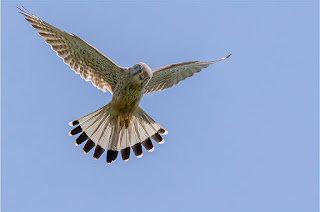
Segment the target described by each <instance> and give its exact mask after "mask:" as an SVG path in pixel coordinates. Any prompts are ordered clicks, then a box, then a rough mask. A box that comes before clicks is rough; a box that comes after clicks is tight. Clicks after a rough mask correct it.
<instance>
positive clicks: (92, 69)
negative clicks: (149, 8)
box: [18, 8, 231, 163]
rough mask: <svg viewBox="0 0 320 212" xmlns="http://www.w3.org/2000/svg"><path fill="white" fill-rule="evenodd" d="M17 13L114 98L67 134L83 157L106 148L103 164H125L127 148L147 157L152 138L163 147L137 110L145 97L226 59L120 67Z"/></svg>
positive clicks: (159, 130)
mask: <svg viewBox="0 0 320 212" xmlns="http://www.w3.org/2000/svg"><path fill="white" fill-rule="evenodd" d="M18 9H19V12H20V13H21V14H22V15H24V16H25V19H26V20H27V21H29V22H30V23H31V24H32V26H33V27H34V28H36V29H37V30H38V31H39V34H40V35H41V36H42V37H44V38H45V41H46V43H48V44H49V45H50V46H51V48H52V49H53V50H54V51H55V52H56V53H57V55H58V56H59V57H61V58H62V59H63V61H64V63H66V64H67V65H69V66H70V68H71V69H72V70H74V71H75V72H76V73H77V74H80V76H81V77H82V78H83V79H84V80H86V81H91V82H92V84H93V85H94V86H95V87H97V88H98V89H100V90H102V91H103V92H106V91H109V92H110V93H111V94H112V95H113V96H112V100H111V101H110V102H109V103H108V104H107V105H105V106H103V107H102V108H100V109H98V110H96V111H94V112H92V113H90V114H88V115H86V116H83V117H81V118H79V119H77V120H75V121H72V122H70V123H69V125H70V126H75V128H74V129H73V130H71V131H70V132H69V135H70V136H73V135H78V134H80V135H79V136H78V137H77V138H76V140H75V142H74V144H75V145H76V146H78V145H79V144H82V143H84V142H86V143H85V145H84V147H83V151H82V152H83V153H88V152H89V151H90V150H91V149H93V148H94V147H95V150H94V154H93V158H94V159H98V158H99V157H100V156H101V155H102V154H103V153H104V151H105V150H106V149H107V157H106V160H107V163H111V162H113V161H115V160H116V158H117V156H118V152H119V151H120V152H121V156H122V159H123V160H124V161H127V160H129V157H130V148H131V149H132V150H133V153H134V154H135V155H136V157H138V158H140V157H142V155H143V153H142V146H144V148H145V149H146V150H147V151H149V152H152V151H153V150H154V147H153V144H152V141H151V139H152V140H154V141H155V142H157V143H159V144H162V143H163V142H164V140H163V138H162V136H161V135H166V134H167V133H168V132H167V130H165V129H164V128H163V127H162V126H160V124H158V123H157V122H156V121H154V120H153V119H152V118H151V117H150V116H149V115H148V114H147V113H146V112H145V111H144V110H142V109H141V108H140V107H139V103H140V101H141V98H142V97H143V96H144V95H145V94H148V93H152V92H155V91H161V90H164V89H167V88H171V87H172V86H173V85H175V84H178V83H179V82H181V81H183V80H185V79H186V78H188V77H191V76H192V75H194V74H195V73H198V72H200V71H201V70H202V69H203V68H207V67H208V66H209V65H211V64H214V63H217V62H219V61H223V60H225V59H227V58H229V57H230V56H231V54H230V55H228V56H227V57H224V58H222V59H220V60H214V61H209V62H200V61H191V62H184V63H175V64H172V65H168V66H165V67H162V68H159V69H156V70H154V71H152V70H151V69H150V67H149V66H148V65H147V64H145V63H137V64H135V65H134V66H132V67H130V68H123V67H120V66H118V65H117V64H115V63H114V62H113V61H112V60H110V59H109V58H108V57H107V56H105V55H104V54H102V53H101V52H99V51H98V50H97V49H96V48H95V47H93V46H91V45H90V44H88V43H87V42H86V41H84V40H82V39H81V38H79V37H77V36H76V35H74V34H69V33H67V32H64V31H62V30H60V29H58V28H56V27H54V26H52V25H50V24H48V23H46V22H45V21H43V20H41V19H40V18H38V17H36V16H35V15H33V14H32V13H30V12H29V11H28V10H27V9H25V8H24V9H20V8H18Z"/></svg>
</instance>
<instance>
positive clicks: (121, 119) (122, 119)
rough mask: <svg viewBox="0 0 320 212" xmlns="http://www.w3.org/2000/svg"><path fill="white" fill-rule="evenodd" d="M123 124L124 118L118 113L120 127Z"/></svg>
mask: <svg viewBox="0 0 320 212" xmlns="http://www.w3.org/2000/svg"><path fill="white" fill-rule="evenodd" d="M123 125H124V118H123V116H122V115H120V129H122V127H123Z"/></svg>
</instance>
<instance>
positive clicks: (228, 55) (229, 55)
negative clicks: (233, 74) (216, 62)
mask: <svg viewBox="0 0 320 212" xmlns="http://www.w3.org/2000/svg"><path fill="white" fill-rule="evenodd" d="M231 55H232V54H229V55H228V56H226V57H224V58H222V59H223V60H225V59H228V58H229V57H231Z"/></svg>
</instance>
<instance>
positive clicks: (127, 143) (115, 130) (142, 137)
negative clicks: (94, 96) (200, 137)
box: [69, 104, 168, 163]
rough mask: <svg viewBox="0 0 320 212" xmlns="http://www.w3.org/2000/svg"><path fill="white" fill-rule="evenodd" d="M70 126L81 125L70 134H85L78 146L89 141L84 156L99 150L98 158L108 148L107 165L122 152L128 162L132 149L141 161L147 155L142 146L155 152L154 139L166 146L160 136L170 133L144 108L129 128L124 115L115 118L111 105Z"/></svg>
mask: <svg viewBox="0 0 320 212" xmlns="http://www.w3.org/2000/svg"><path fill="white" fill-rule="evenodd" d="M69 125H70V126H77V125H78V126H77V127H76V128H74V129H73V130H71V131H70V132H69V135H70V136H72V135H76V134H79V133H81V134H80V135H79V137H78V138H77V139H76V141H75V142H74V144H75V145H76V146H78V145H79V144H82V143H83V142H85V141H86V144H85V145H84V147H83V151H82V152H83V153H88V152H89V151H90V150H91V149H93V147H96V148H95V151H94V154H93V158H94V159H98V158H99V157H100V156H101V155H102V154H103V152H104V151H105V150H106V149H107V148H108V151H107V163H111V162H113V161H114V160H116V158H117V156H118V152H119V151H121V156H122V159H123V160H124V161H127V160H129V157H130V147H131V148H132V150H133V153H134V154H135V155H136V156H137V157H138V158H140V157H142V155H143V152H142V146H144V148H145V149H146V150H148V151H149V152H152V151H153V150H154V147H153V144H152V141H151V138H152V139H153V140H154V141H156V142H157V143H159V144H162V143H164V140H163V138H162V137H161V135H160V134H163V135H166V134H167V133H168V132H167V131H166V130H165V129H164V128H163V127H161V126H160V125H159V124H158V123H157V122H155V121H154V120H153V119H152V118H151V117H150V116H149V115H148V114H147V113H146V112H144V111H143V110H142V109H141V108H140V107H138V108H137V109H136V111H135V112H134V113H133V114H132V117H131V121H130V122H129V124H128V125H127V126H124V125H121V123H120V116H116V117H114V116H111V114H110V105H109V104H107V105H106V106H104V107H102V108H100V109H98V110H96V111H94V112H93V113H90V114H88V115H86V116H83V117H81V118H79V119H77V120H75V121H72V122H70V123H69ZM121 126H122V127H121Z"/></svg>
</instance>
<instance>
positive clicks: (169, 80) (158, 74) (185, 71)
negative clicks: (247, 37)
mask: <svg viewBox="0 0 320 212" xmlns="http://www.w3.org/2000/svg"><path fill="white" fill-rule="evenodd" d="M230 56H231V54H230V55H228V56H227V57H224V58H222V59H220V60H214V61H209V62H200V61H191V62H185V63H175V64H172V65H168V66H165V67H162V68H159V69H157V70H155V71H154V72H153V75H152V78H151V80H150V81H149V83H148V84H147V86H146V89H145V92H144V93H145V94H147V93H152V92H155V91H160V90H164V89H167V88H171V87H172V86H174V85H176V84H178V83H179V82H181V81H183V80H185V79H186V78H188V77H191V76H193V75H194V74H195V73H198V72H200V71H201V70H202V69H203V68H207V67H208V66H209V65H211V64H214V63H217V62H220V61H222V60H225V59H227V58H229V57H230Z"/></svg>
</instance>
